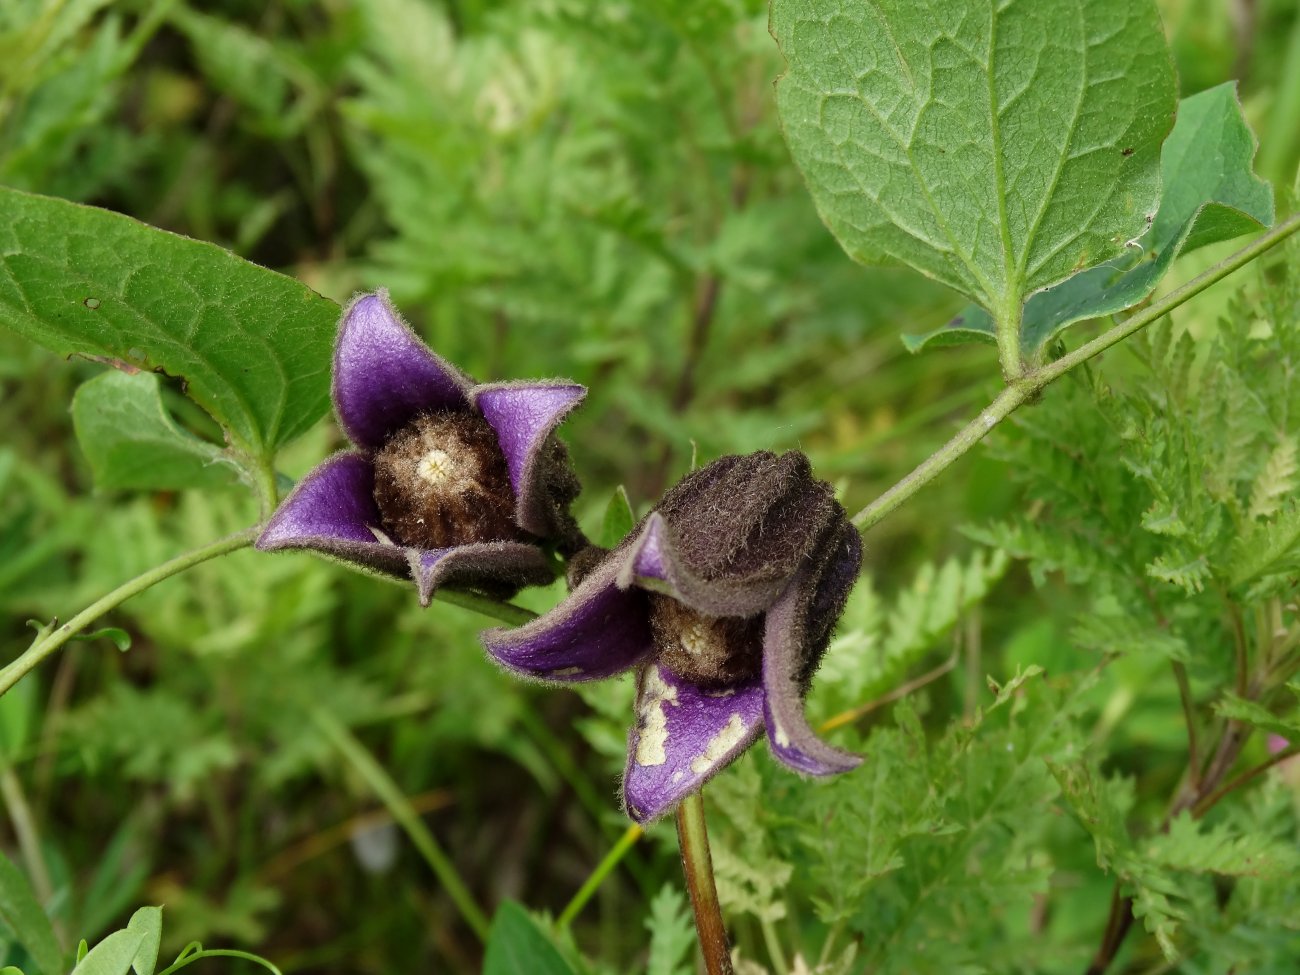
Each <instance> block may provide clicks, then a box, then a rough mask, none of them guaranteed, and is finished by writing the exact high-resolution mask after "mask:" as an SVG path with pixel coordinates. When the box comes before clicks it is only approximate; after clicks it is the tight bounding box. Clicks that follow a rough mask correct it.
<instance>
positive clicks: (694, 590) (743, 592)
mask: <svg viewBox="0 0 1300 975" xmlns="http://www.w3.org/2000/svg"><path fill="white" fill-rule="evenodd" d="M618 584H619V586H621V587H623V588H625V589H626V588H628V587H629V586H632V585H638V584H639V585H642V586H645V587H646V588H649V589H655V590H660V591H664V592H667V593H668V594H669V595H671V596H672V597H673V598H675V599H678V600H680V601H681V602H683V603H685V604H686V605H687V606H690V607H691V608H692V609H695V610H698V611H699V612H701V613H707V614H708V615H710V616H754V615H756V614H758V613H761V612H763V611H764V610H766V609H767V608H768V607H769V606H771V605H772V603H773V602H774V601H775V600H776V598H777V597H778V596H779V595H780V594H781V593H782V592H783V591H784V590H785V588H786V587H787V586H788V585H789V584H790V576H789V575H787V574H779V575H772V574H767V573H762V574H753V575H748V576H744V577H731V576H722V577H718V578H714V579H706V578H704V577H703V576H701V575H699V574H698V573H696V572H693V571H691V569H690V567H689V565H688V563H687V561H686V560H685V559H683V558H682V556H681V552H680V549H679V546H678V541H677V538H676V536H675V534H674V529H673V528H672V527H671V526H670V525H669V523H668V521H667V519H665V518H664V516H663V515H662V514H660V513H659V512H657V511H655V512H652V513H651V515H650V517H648V518H647V519H646V520H645V523H644V524H643V525H642V527H641V531H640V533H639V534H638V535H637V537H636V539H635V540H634V541H633V542H632V543H631V545H630V546H629V547H628V549H627V551H626V554H625V556H624V557H623V558H622V560H621V564H620V571H619V575H618Z"/></svg>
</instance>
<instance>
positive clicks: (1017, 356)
mask: <svg viewBox="0 0 1300 975" xmlns="http://www.w3.org/2000/svg"><path fill="white" fill-rule="evenodd" d="M1023 317H1024V311H1023V304H1022V303H1021V300H1020V297H1019V295H1018V294H1017V295H1015V296H1014V297H1013V298H1012V302H1011V304H1010V305H1009V306H1008V307H1006V308H1004V309H1003V310H1002V311H1001V312H1000V313H999V314H998V315H997V321H996V322H995V323H994V329H995V334H996V336H997V341H998V362H999V364H1000V365H1001V366H1002V378H1003V380H1005V382H1006V383H1007V385H1011V384H1012V383H1014V382H1016V381H1017V380H1018V379H1019V378H1020V377H1021V376H1023V375H1024V373H1025V363H1024V356H1023V354H1022V351H1021V348H1020V321H1021V319H1022V318H1023Z"/></svg>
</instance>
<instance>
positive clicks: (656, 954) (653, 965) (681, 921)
mask: <svg viewBox="0 0 1300 975" xmlns="http://www.w3.org/2000/svg"><path fill="white" fill-rule="evenodd" d="M645 925H646V927H647V928H648V929H649V931H650V957H649V958H648V959H647V961H646V975H689V973H690V972H691V971H692V966H691V965H690V964H688V963H687V959H688V958H690V955H691V950H692V949H693V948H694V947H695V921H694V919H693V918H692V917H691V911H690V907H689V906H688V905H687V903H686V898H685V896H683V894H682V892H681V891H680V890H679V889H678V888H677V887H675V886H673V885H672V884H664V885H663V887H661V888H660V889H659V893H658V894H656V895H655V897H654V900H652V901H651V902H650V911H649V913H648V914H647V916H646V922H645Z"/></svg>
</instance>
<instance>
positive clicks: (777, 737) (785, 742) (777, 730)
mask: <svg viewBox="0 0 1300 975" xmlns="http://www.w3.org/2000/svg"><path fill="white" fill-rule="evenodd" d="M772 740H773V741H775V742H776V744H777V746H778V747H780V748H789V747H790V736H789V735H787V734H786V733H785V729H784V728H782V727H781V723H780V722H779V721H777V720H776V719H775V718H773V719H772Z"/></svg>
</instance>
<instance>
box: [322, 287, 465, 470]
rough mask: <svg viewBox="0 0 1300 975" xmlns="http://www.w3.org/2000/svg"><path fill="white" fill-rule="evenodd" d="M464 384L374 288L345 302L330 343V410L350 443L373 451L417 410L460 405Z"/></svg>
mask: <svg viewBox="0 0 1300 975" xmlns="http://www.w3.org/2000/svg"><path fill="white" fill-rule="evenodd" d="M469 388H470V382H469V380H468V379H466V378H465V377H464V376H463V375H462V374H461V373H460V372H459V371H458V370H457V369H456V367H455V366H452V365H451V364H450V363H448V362H445V361H443V360H442V359H441V358H439V357H438V356H436V355H434V353H433V352H431V351H430V350H429V348H428V346H426V345H425V344H424V343H423V342H421V341H420V338H419V336H417V335H416V334H415V333H414V332H413V331H411V328H410V326H408V325H407V324H406V323H405V322H403V321H402V319H401V318H400V317H399V316H398V314H397V312H396V311H395V310H394V308H393V306H392V305H391V304H389V302H388V296H387V295H386V294H385V293H383V292H380V293H378V294H373V295H362V296H361V297H360V298H358V299H357V300H356V301H354V302H352V304H351V305H349V306H348V309H347V310H346V311H345V312H344V313H343V321H342V323H341V324H340V325H339V335H338V339H337V340H336V342H335V345H334V385H333V397H334V408H335V409H336V410H338V414H339V422H340V423H341V424H342V426H343V431H344V433H346V434H347V435H348V439H350V440H351V441H352V442H353V443H355V444H356V445H357V446H359V447H363V448H365V449H366V450H377V449H378V448H380V447H382V446H383V444H384V442H385V441H386V440H387V439H388V437H389V436H391V435H392V434H393V433H394V432H396V431H397V430H399V429H400V428H402V427H404V426H406V424H408V423H410V422H411V420H413V419H414V418H415V417H416V416H417V415H418V414H420V413H425V412H428V411H431V410H455V409H465V408H466V407H467V405H468V400H467V399H466V395H467V393H468V390H469Z"/></svg>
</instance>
